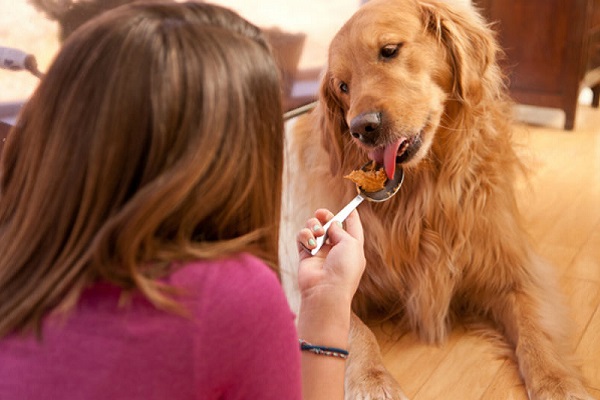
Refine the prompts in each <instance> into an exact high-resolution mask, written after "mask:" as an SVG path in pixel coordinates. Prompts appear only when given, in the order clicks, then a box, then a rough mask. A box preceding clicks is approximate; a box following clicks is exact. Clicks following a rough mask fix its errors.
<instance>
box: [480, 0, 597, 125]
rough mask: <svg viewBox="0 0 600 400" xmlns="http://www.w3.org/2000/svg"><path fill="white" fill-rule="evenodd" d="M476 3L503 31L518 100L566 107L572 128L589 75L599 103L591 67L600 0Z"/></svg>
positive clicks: (508, 70)
mask: <svg viewBox="0 0 600 400" xmlns="http://www.w3.org/2000/svg"><path fill="white" fill-rule="evenodd" d="M473 3H474V5H475V6H476V7H479V8H480V9H481V11H482V14H483V15H484V16H485V17H486V18H487V19H488V21H490V22H492V23H493V27H494V29H495V30H496V31H497V32H498V39H499V41H500V44H501V45H502V47H503V48H504V51H505V52H506V58H505V59H504V60H502V61H501V63H502V66H503V68H504V70H505V73H506V74H507V75H508V78H509V88H510V93H511V95H512V97H513V98H514V99H515V100H516V101H517V102H518V103H521V104H528V105H534V106H540V107H551V108H559V109H561V110H563V111H564V112H565V129H568V130H571V129H573V127H574V124H575V113H576V109H577V100H578V97H579V93H580V89H581V84H582V83H583V82H584V78H586V79H587V81H586V84H588V85H589V86H591V87H592V91H593V93H594V100H593V104H594V106H596V107H598V94H599V92H600V76H598V78H595V77H594V76H593V74H588V72H589V71H591V70H592V69H594V68H597V67H600V0H511V1H506V0H474V1H473ZM590 77H591V78H590ZM590 79H593V80H592V81H590Z"/></svg>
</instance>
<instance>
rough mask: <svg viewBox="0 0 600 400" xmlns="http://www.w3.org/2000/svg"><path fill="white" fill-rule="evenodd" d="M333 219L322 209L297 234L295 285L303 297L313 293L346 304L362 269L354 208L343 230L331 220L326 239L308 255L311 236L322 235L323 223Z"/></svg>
mask: <svg viewBox="0 0 600 400" xmlns="http://www.w3.org/2000/svg"><path fill="white" fill-rule="evenodd" d="M331 218H333V214H332V213H331V212H330V211H328V210H326V209H319V210H317V211H316V212H315V217H314V218H311V219H309V220H308V221H307V223H306V227H305V228H304V229H302V230H301V231H300V232H299V233H298V235H297V242H298V251H299V253H300V265H299V269H298V285H299V288H300V293H301V294H302V298H303V300H306V299H308V298H311V297H313V296H319V297H321V298H323V299H325V298H327V299H329V300H334V301H335V300H336V299H337V300H338V301H342V303H346V302H347V303H348V304H349V303H350V302H351V301H352V297H353V296H354V293H355V292H356V289H357V288H358V284H359V282H360V278H361V276H362V274H363V272H364V269H365V264H366V261H365V255H364V234H363V228H362V224H361V221H360V217H359V214H358V212H357V211H356V210H354V211H353V212H352V213H351V214H350V215H349V216H348V218H347V219H346V221H345V223H346V230H344V229H343V228H342V226H341V224H337V223H334V224H332V225H331V227H330V228H329V231H328V242H327V243H325V245H323V247H322V248H321V249H320V250H319V252H318V253H317V254H316V255H315V256H312V255H311V254H310V250H311V249H313V248H315V238H316V237H319V236H323V235H324V234H325V232H324V230H323V225H324V224H325V223H326V222H327V221H328V220H330V219H331Z"/></svg>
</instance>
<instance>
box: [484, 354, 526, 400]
mask: <svg viewBox="0 0 600 400" xmlns="http://www.w3.org/2000/svg"><path fill="white" fill-rule="evenodd" d="M481 399H482V400H529V398H528V397H527V390H526V389H525V384H524V383H523V380H522V379H521V376H520V375H519V370H518V369H517V365H516V363H515V362H514V361H512V360H506V361H504V363H503V364H502V366H501V367H500V370H499V371H498V373H497V374H496V376H495V377H494V379H493V380H492V383H491V384H490V386H489V387H488V388H487V390H486V391H485V393H484V394H483V396H481Z"/></svg>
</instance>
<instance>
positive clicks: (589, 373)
mask: <svg viewBox="0 0 600 400" xmlns="http://www.w3.org/2000/svg"><path fill="white" fill-rule="evenodd" d="M577 356H578V357H579V358H580V359H581V360H582V362H583V368H582V370H583V375H584V377H585V379H586V380H587V382H586V383H587V385H588V386H589V387H592V388H594V389H596V390H600V306H598V307H597V308H596V311H595V313H594V315H593V317H592V319H591V321H590V323H589V325H588V326H587V329H586V330H585V332H584V334H583V337H582V338H581V341H580V342H579V346H578V347H577Z"/></svg>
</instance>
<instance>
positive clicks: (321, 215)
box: [315, 208, 334, 224]
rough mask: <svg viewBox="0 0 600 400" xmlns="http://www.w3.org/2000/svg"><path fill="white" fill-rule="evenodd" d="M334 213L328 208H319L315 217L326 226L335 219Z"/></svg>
mask: <svg viewBox="0 0 600 400" xmlns="http://www.w3.org/2000/svg"><path fill="white" fill-rule="evenodd" d="M333 215H334V214H333V213H332V212H331V211H329V210H327V209H326V208H319V209H318V210H317V211H315V217H316V218H317V219H318V220H319V221H320V222H321V223H322V224H326V223H327V221H329V220H330V219H331V218H333Z"/></svg>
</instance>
